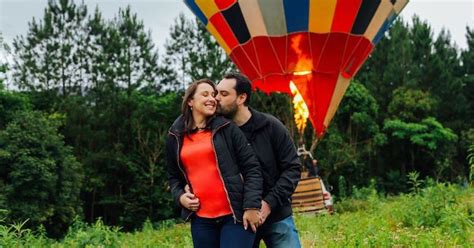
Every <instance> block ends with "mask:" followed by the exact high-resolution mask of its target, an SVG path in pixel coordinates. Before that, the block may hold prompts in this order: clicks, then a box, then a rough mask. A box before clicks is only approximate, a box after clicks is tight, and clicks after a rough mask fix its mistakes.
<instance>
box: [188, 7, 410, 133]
mask: <svg viewBox="0 0 474 248" xmlns="http://www.w3.org/2000/svg"><path fill="white" fill-rule="evenodd" d="M407 2H408V0H185V3H186V4H187V5H188V7H189V8H190V9H191V10H192V11H193V13H194V14H195V15H196V16H197V17H198V18H199V19H200V20H201V21H202V22H203V23H204V24H205V25H206V27H207V29H208V30H209V32H210V33H211V34H212V35H213V36H214V37H215V39H216V40H217V42H218V43H219V44H220V45H221V47H222V48H224V50H225V51H226V53H227V54H228V55H229V56H230V58H231V59H232V60H233V61H234V63H235V64H236V65H237V67H238V68H239V70H240V71H241V72H242V73H244V74H245V75H246V76H247V77H249V79H250V80H251V81H252V85H253V87H254V88H258V89H260V90H262V91H264V92H284V93H288V94H291V91H290V88H289V83H290V81H293V82H294V84H295V85H296V87H297V88H298V91H299V92H300V93H301V95H302V96H303V99H304V101H305V103H306V105H307V106H308V109H309V112H310V115H309V118H310V121H311V123H312V124H313V127H314V128H315V130H316V133H317V135H318V136H322V135H323V134H324V132H325V130H326V128H327V127H328V125H329V123H330V121H331V120H332V118H333V116H334V114H335V112H336V110H337V108H338V106H339V103H340V102H341V100H342V97H343V95H344V93H345V91H346V89H347V87H348V86H349V82H350V79H351V78H352V77H353V76H354V75H355V74H356V73H357V71H358V70H359V69H360V67H361V66H362V64H363V63H364V61H365V60H366V59H367V57H368V56H369V54H370V53H371V52H372V50H373V48H374V46H375V45H376V44H377V43H378V42H379V41H380V39H381V38H382V37H383V35H384V33H385V31H386V30H387V29H388V28H389V27H390V24H391V23H392V22H393V21H394V20H395V18H396V17H397V16H398V15H399V13H400V11H401V10H402V9H403V8H404V7H405V5H406V4H407Z"/></svg>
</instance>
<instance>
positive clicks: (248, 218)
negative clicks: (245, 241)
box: [244, 209, 261, 233]
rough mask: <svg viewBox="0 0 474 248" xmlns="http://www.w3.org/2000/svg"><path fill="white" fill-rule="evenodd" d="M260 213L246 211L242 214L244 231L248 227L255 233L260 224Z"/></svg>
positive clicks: (254, 210) (253, 210)
mask: <svg viewBox="0 0 474 248" xmlns="http://www.w3.org/2000/svg"><path fill="white" fill-rule="evenodd" d="M260 219H261V217H260V211H258V210H257V209H248V210H245V212H244V229H245V230H247V228H248V226H249V225H250V227H251V228H252V231H253V232H254V233H255V232H257V227H258V226H259V223H260Z"/></svg>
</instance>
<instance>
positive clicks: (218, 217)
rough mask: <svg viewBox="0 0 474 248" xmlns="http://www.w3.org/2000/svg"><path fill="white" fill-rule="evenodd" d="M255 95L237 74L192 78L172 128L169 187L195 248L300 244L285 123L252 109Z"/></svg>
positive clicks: (293, 162) (295, 168) (294, 170)
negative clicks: (216, 79)
mask: <svg viewBox="0 0 474 248" xmlns="http://www.w3.org/2000/svg"><path fill="white" fill-rule="evenodd" d="M251 92H252V89H251V84H250V81H249V80H248V79H247V78H246V77H245V76H243V75H241V74H237V73H229V74H227V75H225V76H224V79H223V80H221V81H220V82H219V84H218V85H217V86H215V85H214V84H213V82H212V81H210V80H206V79H203V80H198V81H195V82H193V83H192V84H191V85H190V86H189V88H188V89H187V90H186V92H185V95H184V98H183V103H182V107H181V112H182V115H181V116H179V117H178V119H176V121H175V122H174V123H173V125H172V126H171V128H170V131H169V135H168V138H167V141H166V149H167V166H168V177H169V184H170V188H171V193H172V195H173V198H174V200H175V202H176V203H177V204H179V206H180V207H181V208H182V217H183V218H185V219H186V220H189V219H190V220H191V234H192V238H193V243H194V247H252V246H253V247H258V246H259V243H260V240H261V239H263V240H264V242H265V244H266V245H267V247H290V248H291V247H300V242H299V238H298V233H297V231H296V228H295V224H294V221H293V218H292V210H291V202H290V198H291V194H292V193H293V191H294V190H295V188H296V185H297V183H298V181H299V179H300V173H301V172H300V161H299V158H298V155H297V153H296V149H295V146H294V144H293V141H292V140H291V137H290V135H289V133H288V130H287V129H286V128H285V126H284V125H283V124H282V123H281V122H280V121H279V120H277V119H276V118H275V117H273V116H271V115H268V114H263V113H260V112H258V111H256V110H254V109H251V108H249V107H248V103H249V101H250V96H251ZM216 111H217V113H219V114H220V115H221V116H219V115H216ZM223 116H224V117H227V118H229V119H226V118H224V117H223ZM257 227H258V229H257Z"/></svg>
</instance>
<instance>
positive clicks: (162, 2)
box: [0, 0, 474, 51]
mask: <svg viewBox="0 0 474 248" xmlns="http://www.w3.org/2000/svg"><path fill="white" fill-rule="evenodd" d="M76 2H80V1H77V0H76ZM84 2H85V3H86V4H87V5H88V9H89V11H90V12H92V11H93V10H94V9H95V7H96V6H98V7H99V9H100V11H101V12H102V14H103V16H104V17H105V18H107V19H109V18H112V17H113V16H114V15H116V14H117V13H118V9H119V8H120V7H125V6H127V5H130V6H131V7H132V11H134V12H136V13H137V15H138V17H139V18H140V19H141V20H143V22H144V24H145V27H146V29H148V30H150V31H151V33H152V36H153V39H154V41H155V43H156V45H157V46H158V48H159V50H160V51H162V50H163V44H164V42H165V40H166V38H167V37H168V33H169V27H170V25H172V24H173V22H174V19H175V18H176V17H177V16H178V14H179V13H180V12H183V13H184V14H185V15H187V16H190V17H191V16H192V13H191V12H190V11H189V10H188V9H187V7H186V5H185V4H184V2H183V1H182V0H135V1H133V0H128V1H127V0H84ZM46 5H47V0H0V32H1V33H2V36H3V38H4V40H5V41H6V42H7V44H11V42H12V40H13V38H14V37H16V36H18V35H24V34H25V33H26V32H27V30H28V22H29V21H31V20H32V18H33V17H36V18H37V19H42V18H43V11H44V8H45V7H46ZM414 14H417V15H418V16H420V18H421V19H422V20H426V21H428V22H429V23H430V24H431V26H432V27H433V31H434V35H437V34H438V33H439V31H440V30H441V29H442V28H446V29H447V30H449V32H450V33H451V35H452V38H453V41H454V42H455V43H456V44H457V45H458V46H459V47H461V48H466V46H467V45H466V38H465V34H466V26H467V25H469V26H470V27H471V28H474V0H411V1H410V2H409V3H408V5H407V7H406V8H405V10H404V11H403V12H402V17H403V18H404V19H405V20H410V19H411V17H412V16H413V15H414Z"/></svg>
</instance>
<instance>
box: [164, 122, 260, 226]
mask: <svg viewBox="0 0 474 248" xmlns="http://www.w3.org/2000/svg"><path fill="white" fill-rule="evenodd" d="M208 126H209V128H210V129H211V131H212V144H213V147H214V151H215V154H216V158H217V165H218V169H219V172H220V175H221V178H222V180H223V182H224V187H225V190H226V192H227V198H228V200H229V201H230V206H231V209H232V212H233V216H234V219H235V220H237V221H242V217H243V212H244V210H245V209H259V208H260V206H261V199H262V197H261V196H262V187H263V186H262V185H263V179H262V174H261V171H260V165H259V163H258V160H257V158H256V156H255V153H254V151H253V150H252V147H251V145H250V144H249V143H248V142H247V139H246V138H245V135H244V134H243V133H242V131H240V129H239V128H238V127H237V126H236V125H235V124H234V123H232V122H231V121H230V120H227V119H225V118H224V117H220V116H218V117H215V118H213V119H212V120H211V121H210V123H209V125H208ZM184 135H185V133H184V119H183V116H182V115H181V116H180V117H178V119H176V121H175V122H174V123H173V125H172V126H171V128H170V130H169V133H168V137H167V139H166V155H167V159H166V160H167V167H168V181H169V186H170V188H171V194H172V195H173V198H174V200H175V202H176V203H177V204H178V205H179V206H180V207H181V209H182V211H181V217H182V218H184V219H186V220H187V219H188V218H189V217H190V216H191V214H192V213H193V212H191V211H189V210H188V209H186V208H184V207H182V206H181V204H180V203H179V197H180V196H181V195H182V194H183V193H184V186H185V185H186V184H189V185H190V186H191V184H190V183H189V181H188V179H187V177H186V175H185V172H184V168H183V166H182V162H181V159H180V152H181V148H182V144H183V136H184ZM203 180H206V178H203ZM191 191H192V189H191Z"/></svg>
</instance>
